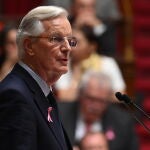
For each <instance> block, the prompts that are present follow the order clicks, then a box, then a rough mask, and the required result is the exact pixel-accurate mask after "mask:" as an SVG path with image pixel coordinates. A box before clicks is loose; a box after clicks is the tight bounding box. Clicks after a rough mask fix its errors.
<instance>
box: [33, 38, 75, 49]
mask: <svg viewBox="0 0 150 150" xmlns="http://www.w3.org/2000/svg"><path fill="white" fill-rule="evenodd" d="M30 37H32V38H47V39H48V41H49V42H50V43H52V44H56V45H61V44H63V43H64V42H65V40H67V41H68V43H69V45H70V47H76V45H77V39H76V37H61V36H47V37H40V36H30Z"/></svg>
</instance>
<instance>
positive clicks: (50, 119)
mask: <svg viewBox="0 0 150 150" xmlns="http://www.w3.org/2000/svg"><path fill="white" fill-rule="evenodd" d="M52 109H53V108H52V107H48V115H47V120H48V122H53V120H52V118H51V111H52Z"/></svg>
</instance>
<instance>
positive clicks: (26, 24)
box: [17, 6, 68, 57]
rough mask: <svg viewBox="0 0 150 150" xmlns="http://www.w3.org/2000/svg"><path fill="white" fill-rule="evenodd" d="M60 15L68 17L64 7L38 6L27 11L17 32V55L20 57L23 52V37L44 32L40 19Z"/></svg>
mask: <svg viewBox="0 0 150 150" xmlns="http://www.w3.org/2000/svg"><path fill="white" fill-rule="evenodd" d="M62 15H63V16H66V17H68V12H67V11H66V10H65V9H64V8H61V7H57V6H39V7H36V8H34V9H32V10H31V11H29V12H28V14H26V15H25V16H24V18H23V19H22V21H21V23H20V25H19V29H18V33H17V45H18V48H19V57H22V55H23V53H24V48H23V41H24V39H25V38H26V37H27V36H31V35H32V36H38V35H40V34H41V33H42V32H44V27H43V24H42V22H41V21H42V20H44V19H49V18H52V19H53V18H55V17H58V16H62Z"/></svg>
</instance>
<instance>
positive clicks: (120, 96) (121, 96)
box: [115, 92, 131, 103]
mask: <svg viewBox="0 0 150 150" xmlns="http://www.w3.org/2000/svg"><path fill="white" fill-rule="evenodd" d="M115 96H116V98H117V99H118V100H119V101H124V102H125V103H131V100H130V98H129V97H128V96H127V95H126V94H121V93H120V92H116V93H115Z"/></svg>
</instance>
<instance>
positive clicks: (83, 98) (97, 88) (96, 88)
mask: <svg viewBox="0 0 150 150" xmlns="http://www.w3.org/2000/svg"><path fill="white" fill-rule="evenodd" d="M111 95H112V82H111V80H110V78H109V77H108V76H107V75H105V74H104V73H101V72H96V71H88V72H86V73H85V74H84V76H83V77H82V79H81V81H80V87H79V91H78V98H77V100H76V101H74V102H59V110H60V114H61V117H62V122H63V125H64V127H65V129H66V131H67V133H68V135H69V138H70V140H71V142H72V144H73V145H76V144H78V143H79V142H80V140H81V139H82V138H83V137H84V135H85V134H86V133H87V132H89V131H92V132H101V131H102V132H104V133H105V135H106V137H107V140H108V143H109V148H110V150H138V142H137V137H136V134H135V131H134V124H133V123H134V122H133V118H131V117H130V115H129V114H128V113H127V112H125V110H124V109H121V108H120V107H118V106H117V105H118V104H114V103H113V104H111V103H110V99H111Z"/></svg>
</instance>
